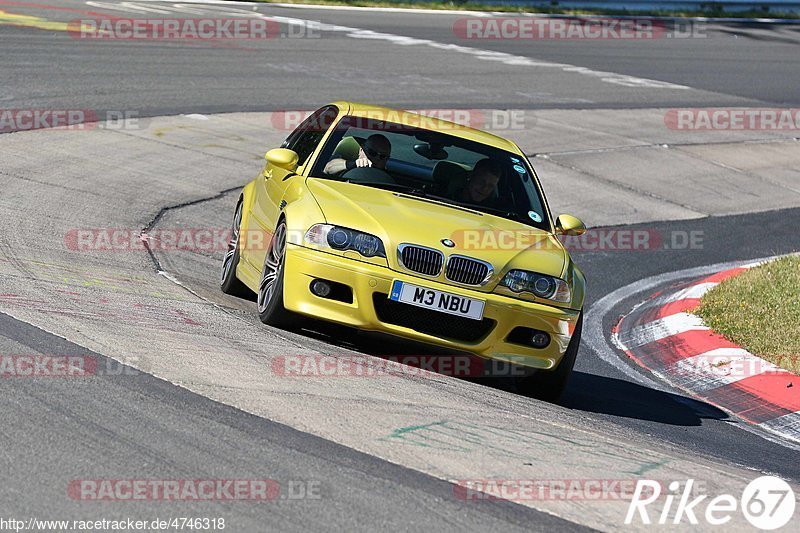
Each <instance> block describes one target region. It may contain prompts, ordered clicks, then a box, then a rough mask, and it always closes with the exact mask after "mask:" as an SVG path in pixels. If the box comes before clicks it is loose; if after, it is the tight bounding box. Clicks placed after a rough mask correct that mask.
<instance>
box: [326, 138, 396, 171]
mask: <svg viewBox="0 0 800 533" xmlns="http://www.w3.org/2000/svg"><path fill="white" fill-rule="evenodd" d="M391 154H392V144H391V143H390V142H389V139H387V138H386V136H385V135H382V134H380V133H375V134H373V135H370V136H369V137H368V138H367V140H366V141H364V144H363V145H362V146H361V148H359V150H358V159H356V160H355V161H348V160H346V159H344V158H341V157H336V158H334V159H331V160H330V161H328V163H327V164H326V165H325V168H324V172H325V174H329V175H335V174H339V173H341V172H345V171H348V170H352V169H354V168H363V167H372V168H377V169H380V170H384V171H385V170H386V162H387V161H388V160H389V156H390V155H391Z"/></svg>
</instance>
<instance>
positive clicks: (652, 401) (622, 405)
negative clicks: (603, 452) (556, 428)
mask: <svg viewBox="0 0 800 533" xmlns="http://www.w3.org/2000/svg"><path fill="white" fill-rule="evenodd" d="M559 404H560V405H562V406H564V407H566V408H568V409H576V410H580V411H587V412H590V413H598V414H603V415H610V416H617V417H624V418H635V419H639V420H647V421H651V422H657V423H660V424H669V425H672V426H699V425H701V424H702V421H703V420H704V419H710V420H725V419H727V418H728V415H727V413H725V412H724V411H722V410H721V409H719V408H717V407H714V406H713V405H710V404H708V403H705V402H703V401H700V400H696V399H693V398H689V397H686V396H682V395H680V394H674V393H671V392H666V391H660V390H657V389H651V388H649V387H645V386H643V385H639V384H638V383H632V382H630V381H625V380H622V379H617V378H612V377H607V376H598V375H596V374H587V373H585V372H580V371H577V370H574V371H573V372H572V376H571V377H570V380H569V383H568V384H567V390H565V391H564V394H563V395H562V396H561V400H560V401H559Z"/></svg>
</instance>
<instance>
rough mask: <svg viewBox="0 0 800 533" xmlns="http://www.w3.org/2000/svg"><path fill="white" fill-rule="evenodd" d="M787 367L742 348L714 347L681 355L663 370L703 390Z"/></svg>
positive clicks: (690, 386) (693, 387) (696, 389)
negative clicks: (690, 354)
mask: <svg viewBox="0 0 800 533" xmlns="http://www.w3.org/2000/svg"><path fill="white" fill-rule="evenodd" d="M767 372H768V373H770V374H776V373H788V371H786V370H784V369H782V368H779V367H778V366H776V365H774V364H772V363H770V362H768V361H765V360H764V359H761V358H760V357H757V356H755V355H753V354H751V353H750V352H748V351H747V350H745V349H743V348H717V349H715V350H710V351H708V352H706V353H703V354H700V355H695V356H694V357H689V358H687V359H683V360H681V361H678V362H677V363H675V364H673V365H672V366H671V367H668V368H665V369H664V373H665V374H669V376H670V377H671V379H672V380H673V381H674V382H675V383H678V384H680V385H681V386H683V387H686V388H687V389H690V390H692V391H696V392H704V391H707V390H711V389H716V388H717V387H722V386H723V385H730V384H731V383H736V382H737V381H741V380H743V379H746V378H749V377H752V376H757V375H759V374H764V373H767Z"/></svg>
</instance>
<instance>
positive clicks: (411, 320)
mask: <svg viewBox="0 0 800 533" xmlns="http://www.w3.org/2000/svg"><path fill="white" fill-rule="evenodd" d="M584 231H585V227H584V225H583V223H582V222H581V221H580V220H578V219H577V218H575V217H573V216H570V215H561V216H559V217H558V218H556V219H555V220H554V219H553V218H552V216H551V214H550V211H549V208H548V205H547V201H546V200H545V197H544V194H543V192H542V189H541V186H540V184H539V181H538V178H537V176H536V173H535V172H534V169H533V168H532V166H531V165H530V163H529V161H528V159H527V157H526V156H525V154H524V153H523V152H522V151H521V150H520V149H519V147H517V145H516V144H514V143H513V142H511V141H509V140H506V139H503V138H501V137H498V136H495V135H492V134H489V133H486V132H482V131H479V130H476V129H472V128H469V127H466V126H461V125H458V124H454V123H451V122H447V121H443V120H438V119H435V118H431V117H425V116H421V115H417V114H415V113H410V112H405V111H395V110H392V109H387V108H382V107H376V106H367V105H362V104H355V103H349V102H336V103H333V104H330V105H327V106H325V107H323V108H321V109H319V110H317V111H316V112H314V113H312V114H311V115H310V116H309V117H308V118H307V119H306V120H305V121H304V122H303V123H302V124H300V126H299V127H298V128H297V129H296V130H294V131H293V132H292V133H291V134H290V135H289V136H288V138H287V139H286V140H285V141H284V143H283V145H282V146H281V147H280V148H276V149H273V150H270V151H269V152H267V154H266V165H265V166H264V169H263V171H262V173H261V174H260V175H259V176H258V177H256V178H255V179H254V180H253V181H251V182H250V183H248V184H247V185H246V186H245V187H244V189H243V190H242V193H241V195H240V196H239V199H238V202H237V205H236V209H235V212H234V216H233V227H232V232H231V241H230V245H229V249H228V253H227V254H226V255H225V258H224V260H223V265H222V275H221V277H222V279H221V288H222V290H223V292H225V293H228V294H233V295H239V296H243V295H246V294H247V293H250V294H252V293H255V294H256V300H257V305H258V314H259V317H260V318H261V320H262V322H264V323H265V324H269V325H272V326H276V327H290V326H292V325H293V324H295V323H297V321H298V320H300V319H301V317H302V316H311V317H315V318H317V319H322V320H325V321H330V322H334V323H339V324H344V325H347V326H352V327H355V328H357V329H361V330H368V331H379V332H383V333H388V334H392V335H397V336H400V337H404V338H407V339H412V340H415V341H421V342H423V343H429V344H434V345H438V346H441V347H445V348H448V349H452V350H454V351H458V352H467V353H471V354H474V355H477V356H480V357H482V358H486V359H489V360H496V361H503V362H507V363H512V364H513V365H515V366H516V367H521V368H527V369H530V370H529V371H527V372H525V373H524V376H523V377H521V378H519V379H518V382H517V389H518V390H520V391H521V392H523V393H525V394H529V395H532V396H536V397H539V398H543V399H547V400H551V401H554V400H556V399H557V398H558V396H559V395H560V394H561V391H562V390H563V389H564V386H565V384H566V381H567V378H568V377H569V374H570V372H571V370H572V368H573V366H574V364H575V358H576V356H577V353H578V345H579V343H580V335H581V324H582V310H583V301H584V291H585V285H586V283H585V278H584V276H583V274H582V272H581V271H580V270H579V269H578V267H577V266H576V265H575V264H574V263H573V262H572V260H571V258H570V256H569V253H568V252H567V250H566V249H565V248H564V246H563V245H562V243H561V242H560V241H559V239H558V235H560V234H561V235H579V234H581V233H583V232H584Z"/></svg>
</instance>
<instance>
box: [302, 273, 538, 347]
mask: <svg viewBox="0 0 800 533" xmlns="http://www.w3.org/2000/svg"><path fill="white" fill-rule="evenodd" d="M332 290H333V288H332V287H331V286H330V284H329V283H328V282H327V281H322V280H321V279H315V280H314V281H312V282H311V292H312V293H314V294H315V295H316V296H319V297H320V298H327V297H328V296H330V295H331V291H332ZM548 340H549V339H548Z"/></svg>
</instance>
